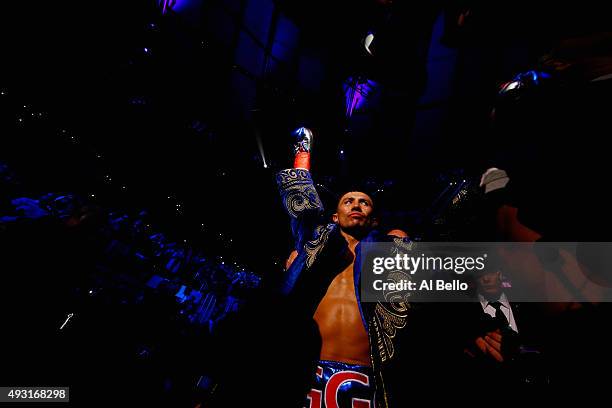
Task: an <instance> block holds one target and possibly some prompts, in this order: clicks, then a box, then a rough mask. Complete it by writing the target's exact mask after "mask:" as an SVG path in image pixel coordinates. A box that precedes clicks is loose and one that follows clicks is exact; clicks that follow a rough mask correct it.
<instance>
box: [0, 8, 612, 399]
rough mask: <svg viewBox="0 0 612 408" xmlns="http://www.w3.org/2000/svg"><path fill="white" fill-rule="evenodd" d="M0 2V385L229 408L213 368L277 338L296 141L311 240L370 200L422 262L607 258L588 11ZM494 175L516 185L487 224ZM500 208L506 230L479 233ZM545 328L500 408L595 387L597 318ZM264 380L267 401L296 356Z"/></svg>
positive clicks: (443, 382)
mask: <svg viewBox="0 0 612 408" xmlns="http://www.w3.org/2000/svg"><path fill="white" fill-rule="evenodd" d="M5 3H6V4H3V6H2V11H1V12H0V18H1V24H0V30H1V34H2V35H1V38H2V40H1V44H2V48H1V54H0V55H1V66H2V70H1V71H2V73H1V74H0V91H1V92H0V254H1V256H0V276H1V278H2V279H1V280H0V288H1V290H0V299H1V302H2V307H1V313H2V316H3V318H2V325H3V326H2V329H1V330H2V360H1V361H2V362H1V367H2V368H1V369H0V372H1V374H0V379H1V381H0V386H3V387H4V386H6V387H48V386H56V387H59V386H62V387H70V400H71V402H70V404H71V405H74V406H94V405H97V404H106V406H124V405H125V406H127V405H128V402H127V401H129V404H130V406H151V404H155V405H160V406H166V407H193V408H195V407H197V406H199V407H201V408H204V407H212V406H230V405H226V404H224V403H223V402H220V401H223V398H222V397H223V391H219V390H223V389H224V388H223V378H224V377H223V375H220V376H218V375H217V372H218V371H219V370H218V368H217V367H218V365H219V361H218V360H220V359H221V360H223V359H224V358H225V359H226V363H227V364H236V360H238V359H237V358H236V359H234V358H233V357H236V356H242V357H243V356H253V355H257V354H258V353H261V351H260V350H263V348H262V347H259V346H261V343H263V342H264V340H261V339H257V337H258V336H259V337H261V336H263V337H265V338H266V339H267V338H272V337H275V338H277V335H276V334H274V333H273V332H272V331H271V329H270V325H269V324H267V323H265V322H263V321H264V320H266V319H268V318H270V315H271V313H269V312H261V309H260V306H261V305H260V303H261V299H262V298H266V296H267V294H268V291H267V289H266V286H267V282H271V281H274V280H275V279H276V278H277V277H279V276H282V275H283V273H284V270H285V267H286V260H287V258H288V257H289V254H290V253H291V251H292V250H293V249H294V240H293V238H292V234H291V228H290V224H289V218H288V217H287V215H286V214H285V211H284V209H283V205H282V204H283V203H282V200H281V199H280V196H279V193H278V188H277V185H276V179H275V174H276V173H277V172H278V171H279V170H281V169H284V168H287V167H291V166H292V164H293V154H294V152H293V144H294V142H295V136H294V135H295V134H294V131H295V129H298V128H300V127H305V128H308V129H311V130H312V132H313V134H314V142H313V144H312V152H311V166H312V167H311V173H312V177H313V179H314V181H315V183H316V188H317V190H318V192H319V195H320V197H321V199H322V201H323V203H324V204H325V209H326V216H327V217H329V216H330V215H331V214H332V213H333V212H334V209H335V207H336V203H337V199H338V195H339V194H341V193H343V192H346V191H354V190H356V189H357V188H356V187H355V186H360V190H359V191H367V192H369V193H370V195H371V197H372V198H373V199H374V201H375V202H376V206H377V208H379V211H380V219H381V225H382V227H383V229H384V228H386V230H387V231H388V230H391V229H393V228H398V229H401V230H403V231H405V232H406V233H407V235H408V236H409V237H410V239H412V240H414V241H487V240H507V241H513V240H514V241H536V240H541V241H552V242H555V241H570V242H576V241H585V242H593V241H609V240H610V239H609V235H608V234H609V232H610V225H609V224H610V205H609V200H610V199H609V198H608V192H609V190H608V186H609V183H610V168H609V162H610V155H609V148H608V142H609V140H608V136H609V135H610V132H611V131H610V117H611V114H612V93H610V91H611V90H612V27H611V26H612V18H611V17H612V16H610V14H609V12H607V11H604V10H603V9H602V7H604V5H603V4H601V3H600V2H590V1H580V2H567V4H566V3H564V2H559V1H557V2H553V1H543V2H530V3H529V2H527V3H525V2H523V3H521V2H516V1H512V2H510V1H489V2H485V1H470V0H466V1H451V0H449V1H420V2H417V1H402V0H394V1H390V0H389V1H386V0H353V1H348V0H337V1H324V0H309V1H306V0H295V1H290V0H159V1H158V0H130V1H122V2H100V1H72V0H68V1H38V2H36V1H8V2H5ZM493 167H495V168H498V169H503V170H504V171H505V173H504V174H505V175H506V176H508V177H509V179H510V182H509V183H508V184H507V186H506V185H505V184H504V186H505V187H504V188H502V190H504V191H503V194H499V196H496V197H495V198H494V199H493V200H491V199H490V197H488V198H489V199H487V197H486V195H487V194H485V188H484V185H483V184H482V183H481V176H482V175H483V173H485V171H487V169H490V168H493ZM506 181H507V179H506ZM489 196H490V194H489ZM502 206H505V207H504V208H506V209H511V210H510V213H512V214H513V215H512V216H513V217H514V218H513V221H512V222H515V223H518V224H519V225H520V227H516V228H511V227H508V228H506V229H505V230H504V232H505V233H507V234H506V235H504V233H500V232H499V231H497V232H496V233H493V234H496V235H491V231H493V229H492V228H493V227H491V225H489V224H487V220H486V219H487V217H488V218H490V219H491V220H497V225H498V226H499V225H500V224H504V222H506V221H503V220H502V221H500V218H499V217H500V215H499V213H498V214H497V218H495V211H497V210H499V208H500V207H502ZM517 209H518V210H517ZM512 210H513V211H514V212H512ZM517 211H518V212H517ZM510 213H506V215H507V214H510ZM517 214H518V215H517ZM517 217H518V218H517ZM507 222H508V223H510V222H511V221H507ZM493 224H495V222H493ZM504 225H506V224H504ZM508 225H509V224H508ZM513 225H514V224H513ZM506 226H507V225H506ZM515 226H516V225H515ZM509 231H510V232H509ZM607 265H610V263H608V264H607ZM607 273H608V274H609V272H607ZM606 276H608V275H606V274H605V273H604V274H603V276H602V279H604V280H605V279H608V280H606V281H605V282H604V284H607V285H611V283H610V282H611V281H610V280H609V276H608V277H607V278H606ZM251 304H257V305H259V306H257V307H253V308H251V307H250V305H251ZM559 308H560V309H563V313H560V314H556V315H555V317H552V318H549V317H546V318H541V319H540V320H539V321H538V322H536V323H535V324H534V325H533V327H537V328H539V329H540V331H543V332H544V333H543V334H542V333H538V336H535V337H536V338H537V339H538V340H537V341H535V342H534V343H533V344H535V349H533V350H536V351H533V350H532V351H533V352H532V353H527V352H526V353H525V354H529V356H530V357H529V362H528V363H525V367H526V368H525V367H523V369H524V370H523V371H521V370H514V371H518V374H517V375H516V376H515V377H514V378H515V379H516V378H518V379H517V380H516V382H515V383H512V385H505V386H504V387H500V388H499V389H503V390H505V391H503V392H504V393H509V394H512V392H513V391H512V390H517V389H519V388H521V389H522V388H524V387H531V388H537V389H541V388H546V389H548V390H549V391H550V392H551V393H553V394H555V393H557V392H561V391H558V389H560V388H562V389H563V393H569V394H576V395H577V396H579V397H580V396H584V397H585V398H586V396H587V395H591V394H589V393H591V392H593V391H596V390H601V387H602V384H605V383H606V382H607V381H608V380H610V375H609V371H608V367H609V366H608V365H607V362H609V358H610V344H612V343H610V340H611V339H610V338H609V337H610V336H609V334H607V332H608V326H609V323H610V322H612V320H610V317H611V316H610V313H609V303H606V302H595V303H593V302H586V301H585V302H579V303H575V304H571V305H559ZM253 310H258V311H259V312H258V313H255V312H253ZM244 311H246V313H247V314H248V315H249V316H250V318H251V319H252V320H251V321H250V322H249V323H250V324H249V325H245V326H244V330H242V331H241V330H237V329H236V328H235V327H234V328H233V329H232V330H233V331H231V330H230V331H229V332H230V333H234V334H233V337H232V338H231V340H227V341H225V340H223V341H220V340H219V338H224V337H223V334H224V325H226V324H227V322H228V321H234V320H238V321H240V319H239V317H238V316H240V315H241V313H242V312H244ZM287 313H288V315H289V316H290V315H291V313H289V312H288V311H287ZM534 313H535V312H534ZM534 315H535V314H534ZM538 316H539V315H538ZM286 318H287V316H286V315H285V314H283V319H286ZM253 319H254V320H255V321H257V322H259V320H261V321H262V323H261V326H260V327H261V329H260V330H259V329H257V327H258V326H257V325H255V324H254V321H253ZM279 319H280V317H279ZM527 320H529V319H524V320H523V321H527ZM517 321H518V322H519V323H518V324H519V332H520V333H521V334H526V337H528V335H529V330H528V329H527V328H528V327H531V326H529V325H528V324H525V325H524V326H521V320H520V319H518V320H517ZM278 322H280V320H279V321H278ZM438 323H439V322H436V321H431V322H430V323H429V324H430V325H431V327H433V326H435V325H437V324H438ZM278 324H281V323H278ZM283 324H284V323H283ZM281 325H282V324H281ZM238 326H239V325H238ZM246 327H248V328H249V329H248V330H246ZM408 327H410V323H408ZM287 341H289V340H287ZM220 344H221V345H220ZM223 344H225V345H227V344H231V345H232V349H231V350H230V351H229V352H228V351H227V349H224V348H223V347H222V345H223ZM418 344H421V343H418ZM423 344H427V342H426V341H425V342H424V343H423ZM300 347H302V346H301V345H300V346H298V345H297V344H296V346H295V347H294V349H293V352H294V353H296V354H299V353H300V350H301V349H300ZM222 350H224V351H222ZM283 350H284V351H286V350H285V348H283ZM522 350H523V349H522ZM223 353H228V354H223ZM234 353H236V355H234V356H231V355H232V354H234ZM536 355H537V358H536V357H534V356H536ZM222 357H223V358H222ZM242 357H241V358H242ZM262 358H263V357H262ZM266 358H267V359H268V360H269V367H261V368H260V370H261V376H264V377H266V378H267V381H268V386H269V387H270V388H271V389H272V388H273V387H274V381H275V379H274V378H275V377H277V376H283V371H282V365H286V364H290V363H291V361H293V360H294V359H296V357H295V356H294V355H289V356H287V355H286V354H284V355H274V354H271V355H267V356H266ZM241 361H242V364H244V366H247V365H252V364H260V363H261V360H260V359H258V358H255V359H254V360H253V362H250V361H248V359H246V360H241ZM234 368H235V370H238V371H239V370H241V369H242V368H241V366H240V364H238V365H237V366H236V367H234ZM440 369H441V370H442V371H443V370H444V368H440ZM249 370H251V371H248V370H247V372H249V373H252V372H253V370H254V367H252V366H251V367H249ZM395 370H396V371H401V367H400V368H397V367H396V368H395ZM487 370H493V372H495V373H499V371H500V367H493V368H491V367H490V366H489V365H487V364H484V365H482V366H479V368H478V369H475V370H473V371H470V374H469V375H470V376H472V377H470V378H471V379H472V380H473V384H479V382H480V381H481V380H482V377H488V375H487V374H483V373H488V372H489V371H487ZM501 370H503V368H502V369H501ZM221 371H224V370H221ZM428 375H429V376H430V378H431V381H432V383H435V384H436V385H437V386H440V387H446V386H448V387H452V385H453V384H454V381H455V380H456V378H455V379H453V378H449V377H448V376H444V375H441V374H440V376H439V377H435V378H432V377H431V373H429V374H428ZM466 375H468V374H466ZM495 375H497V374H495ZM502 375H505V374H502ZM414 378H415V377H414V374H410V375H406V377H405V382H406V384H407V387H408V385H409V384H411V381H413V380H414ZM242 381H245V382H248V381H249V377H248V376H246V375H245V377H244V378H243V379H242ZM487 381H489V382H486V383H487V384H488V385H487V386H488V387H492V388H493V389H495V388H496V387H497V386H499V384H491V382H490V379H488V380H487ZM432 383H430V384H432ZM505 384H508V383H505ZM508 387H509V388H508ZM236 388H237V390H238V391H237V392H240V390H241V389H244V390H245V392H247V390H249V392H250V391H251V390H252V387H249V386H246V385H245V387H243V388H241V387H240V386H238V387H236ZM308 389H309V388H308V387H307V389H306V391H308ZM225 392H226V393H227V392H228V391H227V390H226V391H225ZM269 392H270V393H272V395H273V392H272V391H269ZM471 392H472V391H469V390H468V391H464V396H466V395H468V396H469V395H472V394H470V393H471ZM466 393H467V394H466ZM219 395H221V397H219ZM304 395H305V394H304ZM503 395H506V394H503ZM243 397H244V398H245V399H247V400H249V401H250V404H251V405H252V406H276V404H275V401H274V400H270V399H267V400H265V401H259V400H258V397H257V395H253V396H249V398H247V396H246V395H245V396H243ZM251 397H252V398H251ZM308 401H310V403H311V404H314V403H313V402H312V401H313V400H312V398H310V399H309V400H306V399H305V400H304V405H297V406H308V403H309V402H308ZM474 401H477V395H476V394H474V400H473V402H474ZM328 403H329V402H328ZM378 403H381V402H380V401H378V402H377V404H378ZM593 403H594V400H593ZM57 404H58V406H64V405H62V404H60V403H57ZM381 404H382V403H381ZM0 405H2V403H0ZM243 406H246V405H243ZM279 406H289V405H279ZM312 406H314V405H312ZM327 406H328V407H330V405H327ZM340 406H343V405H340ZM347 406H349V405H347ZM354 406H360V407H361V406H370V405H354ZM376 406H377V407H378V406H384V405H376ZM389 406H391V407H396V406H405V405H403V404H395V405H394V404H390V405H389Z"/></svg>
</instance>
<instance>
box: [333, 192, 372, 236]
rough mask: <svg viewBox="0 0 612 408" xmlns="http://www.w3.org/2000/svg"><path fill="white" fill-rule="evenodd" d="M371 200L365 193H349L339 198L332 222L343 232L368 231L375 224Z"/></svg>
mask: <svg viewBox="0 0 612 408" xmlns="http://www.w3.org/2000/svg"><path fill="white" fill-rule="evenodd" d="M373 210H374V207H373V203H372V198H371V197H370V196H369V195H367V194H366V193H362V192H359V191H350V192H348V193H346V194H344V195H343V196H342V198H340V201H339V202H338V207H337V208H336V213H335V214H334V215H333V216H332V219H333V221H334V222H335V223H336V224H338V225H339V226H340V228H342V229H343V230H346V231H350V230H354V229H360V230H369V229H371V228H372V227H374V226H375V224H376V219H375V218H374V216H373Z"/></svg>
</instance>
